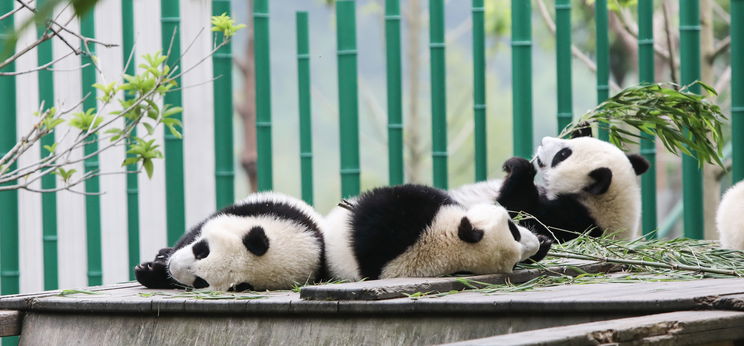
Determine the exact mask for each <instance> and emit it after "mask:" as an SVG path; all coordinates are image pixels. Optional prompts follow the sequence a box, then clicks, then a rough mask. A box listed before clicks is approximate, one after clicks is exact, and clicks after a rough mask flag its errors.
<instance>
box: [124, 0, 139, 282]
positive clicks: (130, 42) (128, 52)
mask: <svg viewBox="0 0 744 346" xmlns="http://www.w3.org/2000/svg"><path fill="white" fill-rule="evenodd" d="M121 19H122V28H121V30H122V48H123V50H122V54H123V59H124V60H123V61H124V64H125V70H124V73H126V74H128V75H130V76H134V74H135V66H136V65H137V64H135V62H134V0H122V2H121ZM124 98H125V99H126V100H131V99H132V98H134V96H132V95H128V93H125V94H124ZM130 124H131V121H127V125H130ZM134 137H137V128H136V127H132V132H131V137H129V139H128V141H127V146H129V145H132V144H134V142H135V140H134ZM129 157H134V155H133V154H127V158H129ZM127 171H129V172H137V164H131V165H128V166H127ZM127 243H128V244H127V245H128V248H129V249H128V253H127V254H128V257H129V280H134V279H135V277H134V267H135V266H136V265H138V264H139V262H140V251H139V245H140V241H139V182H138V181H137V173H128V174H127Z"/></svg>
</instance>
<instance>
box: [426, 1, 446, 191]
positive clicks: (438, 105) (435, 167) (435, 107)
mask: <svg viewBox="0 0 744 346" xmlns="http://www.w3.org/2000/svg"><path fill="white" fill-rule="evenodd" d="M429 55H430V64H429V66H430V67H431V143H432V144H431V147H432V148H431V149H432V151H431V161H432V173H433V182H434V186H436V187H438V188H440V189H447V187H448V179H447V158H448V154H447V77H446V71H445V65H446V55H445V42H444V0H429Z"/></svg>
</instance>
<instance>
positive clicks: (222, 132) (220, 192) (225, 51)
mask: <svg viewBox="0 0 744 346" xmlns="http://www.w3.org/2000/svg"><path fill="white" fill-rule="evenodd" d="M223 13H225V14H227V15H230V1H229V0H213V1H212V15H213V16H219V15H221V14H223ZM213 38H214V43H213V45H215V46H216V45H217V44H218V43H219V42H222V41H223V40H224V39H225V38H224V37H223V35H222V33H219V32H217V33H215V34H214V35H213ZM232 66H233V65H232V49H231V44H229V43H228V44H226V45H225V46H223V47H222V48H220V50H219V51H217V52H216V53H215V54H214V55H212V73H213V75H214V77H216V78H218V79H217V80H215V81H214V87H213V89H212V94H213V95H214V176H215V197H216V199H215V201H216V204H217V205H216V207H217V209H221V208H223V207H225V206H227V205H229V204H232V203H233V202H235V168H234V165H233V160H234V159H235V158H234V155H233V98H232V94H233V93H232Z"/></svg>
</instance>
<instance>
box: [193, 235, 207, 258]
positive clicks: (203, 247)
mask: <svg viewBox="0 0 744 346" xmlns="http://www.w3.org/2000/svg"><path fill="white" fill-rule="evenodd" d="M191 251H192V252H193V253H194V258H196V259H197V260H200V259H204V258H206V257H207V256H209V244H207V241H206V240H201V241H199V242H197V243H196V244H194V246H193V247H192V248H191Z"/></svg>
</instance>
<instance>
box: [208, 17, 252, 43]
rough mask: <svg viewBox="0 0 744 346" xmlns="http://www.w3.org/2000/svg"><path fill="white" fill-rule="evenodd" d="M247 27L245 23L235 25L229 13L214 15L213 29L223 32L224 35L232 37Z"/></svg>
mask: <svg viewBox="0 0 744 346" xmlns="http://www.w3.org/2000/svg"><path fill="white" fill-rule="evenodd" d="M243 28H245V24H238V25H235V22H234V21H233V19H232V18H230V16H228V15H227V13H223V14H221V15H219V16H212V31H216V32H221V33H222V34H223V35H224V37H231V36H232V35H235V33H236V32H237V31H238V30H240V29H243Z"/></svg>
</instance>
